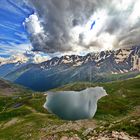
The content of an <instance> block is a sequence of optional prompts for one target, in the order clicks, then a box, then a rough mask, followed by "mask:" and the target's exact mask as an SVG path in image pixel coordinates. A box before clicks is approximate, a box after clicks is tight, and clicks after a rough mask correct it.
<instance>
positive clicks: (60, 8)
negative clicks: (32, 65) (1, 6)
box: [29, 0, 140, 53]
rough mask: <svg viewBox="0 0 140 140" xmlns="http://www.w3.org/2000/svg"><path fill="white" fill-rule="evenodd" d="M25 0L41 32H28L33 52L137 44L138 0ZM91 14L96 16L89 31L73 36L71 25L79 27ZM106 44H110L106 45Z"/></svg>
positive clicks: (138, 28) (139, 42)
mask: <svg viewBox="0 0 140 140" xmlns="http://www.w3.org/2000/svg"><path fill="white" fill-rule="evenodd" d="M29 1H30V3H31V4H32V5H33V6H34V7H35V9H36V12H37V14H38V16H39V19H40V21H41V25H42V26H43V32H42V33H39V34H35V35H32V36H31V38H30V39H31V42H32V44H33V47H34V51H45V52H48V53H55V52H62V53H63V52H70V51H71V52H74V51H75V50H76V51H79V52H80V51H83V50H86V51H91V50H89V48H93V49H94V48H96V49H98V50H100V49H106V48H110V49H112V48H119V47H126V46H131V45H138V44H140V41H139V35H140V34H139V33H140V26H139V21H140V18H139V17H140V14H139V15H138V14H137V5H138V4H139V3H140V1H139V0H137V1H135V2H134V1H133V0H122V1H120V0H118V1H115V0H112V1H110V0H86V1H85V0H29ZM100 11H104V13H105V15H102V14H99V13H100ZM98 14H99V17H98ZM93 15H96V16H97V17H96V19H93V20H96V21H95V25H94V26H95V28H94V27H93V29H92V30H93V32H92V34H91V33H90V32H86V31H81V32H80V33H79V32H78V33H77V31H75V32H76V33H77V34H78V35H77V34H76V35H77V36H78V39H76V36H75V34H74V35H73V34H71V32H72V30H73V28H75V27H77V26H81V27H82V28H83V25H86V24H87V23H88V21H89V20H91V17H92V16H93ZM100 21H102V23H100ZM92 22H93V21H92ZM99 24H101V25H99ZM98 26H99V27H98ZM88 28H89V29H90V28H91V27H90V26H89V27H88ZM94 30H95V32H94ZM75 32H74V33H75ZM106 34H107V35H108V36H109V37H112V36H113V39H112V40H111V39H109V37H108V38H107V37H106ZM89 38H91V39H89ZM92 39H93V40H92ZM110 40H111V41H110ZM108 44H110V46H112V47H107V45H108Z"/></svg>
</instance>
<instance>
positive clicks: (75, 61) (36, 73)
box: [0, 46, 140, 91]
mask: <svg viewBox="0 0 140 140" xmlns="http://www.w3.org/2000/svg"><path fill="white" fill-rule="evenodd" d="M139 73H140V46H133V47H130V48H126V49H119V50H112V51H102V52H99V53H89V54H87V55H85V56H78V55H65V56H62V57H54V58H52V59H51V60H48V61H45V62H42V63H39V64H35V63H23V62H20V61H18V62H16V63H15V62H14V63H10V64H9V63H8V64H3V65H0V77H2V78H4V79H6V80H10V81H12V82H14V83H17V84H20V85H23V86H26V87H29V88H31V89H33V90H37V91H46V90H48V89H51V88H55V87H59V86H61V85H64V84H68V83H72V82H79V81H89V82H109V81H114V80H123V79H128V78H132V77H136V76H137V75H139Z"/></svg>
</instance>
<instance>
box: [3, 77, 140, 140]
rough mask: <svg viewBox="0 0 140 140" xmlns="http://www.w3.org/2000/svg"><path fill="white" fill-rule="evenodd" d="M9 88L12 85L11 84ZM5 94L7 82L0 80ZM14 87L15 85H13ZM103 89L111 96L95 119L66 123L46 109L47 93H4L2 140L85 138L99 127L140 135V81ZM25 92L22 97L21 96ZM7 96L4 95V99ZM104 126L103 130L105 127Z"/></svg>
mask: <svg viewBox="0 0 140 140" xmlns="http://www.w3.org/2000/svg"><path fill="white" fill-rule="evenodd" d="M8 85H9V83H8ZM0 86H1V87H3V91H4V89H5V88H6V87H5V86H3V81H0ZM10 86H12V87H13V85H11V84H10ZM94 86H97V84H96V85H95V84H92V83H73V84H69V85H65V86H63V87H60V88H57V89H54V90H60V91H61V90H82V89H85V88H87V87H94ZM99 86H103V87H104V88H105V89H106V91H107V93H108V94H109V95H108V96H106V97H104V98H102V99H101V100H100V101H99V103H98V111H97V113H96V115H95V117H94V118H93V119H92V120H85V121H77V122H71V121H64V120H61V119H59V118H57V117H56V116H55V115H53V114H49V113H48V112H47V110H45V109H44V108H43V104H44V102H45V100H46V99H45V96H44V95H43V93H33V92H31V91H30V92H29V91H28V90H26V89H24V94H23V89H20V88H17V89H18V94H17V93H16V94H14V91H12V94H11V96H5V95H4V94H3V93H1V92H0V140H15V139H18V140H24V139H25V140H26V139H31V140H32V139H33V140H38V139H40V138H42V139H43V138H46V139H47V138H48V137H49V136H50V135H51V136H52V135H57V137H58V139H59V138H60V137H61V136H63V135H74V134H77V135H78V136H79V137H81V138H82V139H87V137H84V136H83V131H84V130H85V129H87V128H89V127H95V126H96V130H97V131H99V132H100V131H105V130H108V131H112V130H117V131H126V132H128V133H129V134H130V135H135V136H138V135H139V133H140V78H136V79H130V80H126V81H118V82H112V83H104V84H100V85H99ZM19 93H22V94H19ZM3 95H4V96H3ZM101 126H102V127H101Z"/></svg>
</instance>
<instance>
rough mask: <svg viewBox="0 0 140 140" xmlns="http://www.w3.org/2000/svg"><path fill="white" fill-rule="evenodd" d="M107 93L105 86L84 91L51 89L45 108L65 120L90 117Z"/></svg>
mask: <svg viewBox="0 0 140 140" xmlns="http://www.w3.org/2000/svg"><path fill="white" fill-rule="evenodd" d="M106 95H107V93H106V91H105V90H104V89H103V87H94V88H93V87H91V88H86V89H85V90H82V91H58V92H51V91H49V92H47V97H46V102H45V104H44V108H45V109H47V110H48V112H50V113H53V114H55V115H57V116H58V117H60V118H61V119H64V120H81V119H90V118H93V117H94V115H95V113H96V111H97V102H98V100H99V99H100V98H102V97H104V96H106Z"/></svg>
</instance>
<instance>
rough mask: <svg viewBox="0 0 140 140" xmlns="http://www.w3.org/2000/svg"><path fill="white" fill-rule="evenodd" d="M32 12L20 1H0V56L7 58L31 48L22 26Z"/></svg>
mask: <svg viewBox="0 0 140 140" xmlns="http://www.w3.org/2000/svg"><path fill="white" fill-rule="evenodd" d="M33 13H34V10H33V9H32V8H31V7H28V6H27V5H25V4H24V3H23V2H22V0H0V56H1V57H8V56H11V55H13V54H16V53H18V52H24V51H25V50H29V49H30V48H29V46H31V44H30V41H29V39H28V35H27V31H26V30H25V28H24V26H23V22H24V20H25V18H27V17H29V15H31V14H33Z"/></svg>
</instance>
